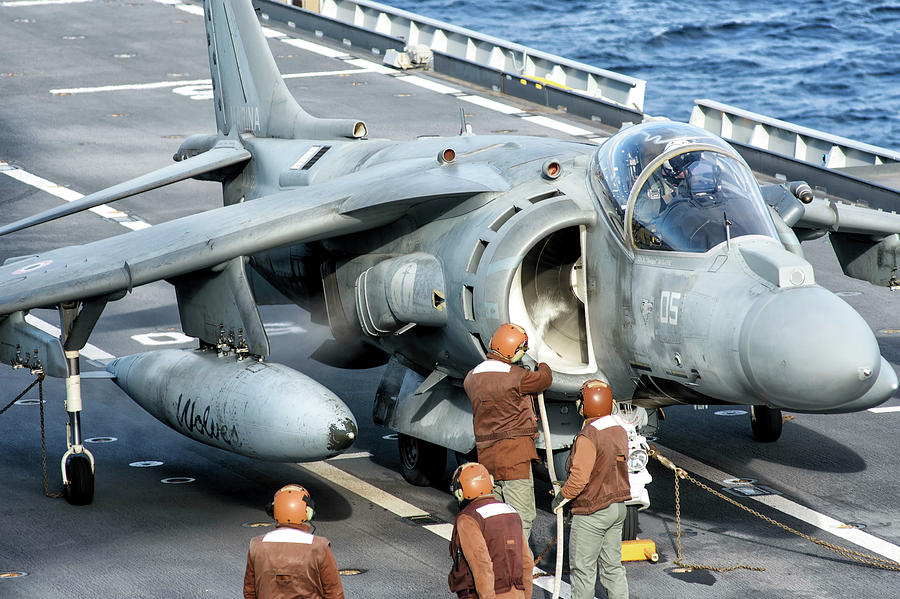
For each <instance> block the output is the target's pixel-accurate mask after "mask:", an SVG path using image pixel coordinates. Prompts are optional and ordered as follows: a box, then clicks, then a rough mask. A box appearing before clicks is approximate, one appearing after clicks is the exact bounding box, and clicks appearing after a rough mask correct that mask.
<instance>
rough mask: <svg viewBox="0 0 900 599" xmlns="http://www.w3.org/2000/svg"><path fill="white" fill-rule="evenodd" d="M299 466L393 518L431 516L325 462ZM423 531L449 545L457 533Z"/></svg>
mask: <svg viewBox="0 0 900 599" xmlns="http://www.w3.org/2000/svg"><path fill="white" fill-rule="evenodd" d="M297 466H299V467H301V468H303V469H304V470H308V471H309V472H311V473H313V474H315V475H316V476H318V477H320V478H322V479H324V480H326V481H328V482H331V483H334V484H336V485H338V486H341V487H343V488H344V489H346V490H348V491H350V492H351V493H354V494H356V495H359V496H360V497H362V498H363V499H365V500H367V501H371V502H372V503H374V504H375V505H378V506H380V507H382V508H384V509H386V510H387V511H389V512H391V513H392V514H395V515H397V516H400V517H401V518H411V517H413V516H427V515H428V512H426V511H425V510H423V509H420V508H418V507H416V506H414V505H413V504H411V503H408V502H406V501H403V500H402V499H400V498H399V497H394V496H393V495H391V494H390V493H388V492H387V491H383V490H381V489H379V488H378V487H376V486H375V485H372V484H371V483H367V482H366V481H364V480H362V479H360V478H357V477H355V476H353V475H352V474H350V473H348V472H344V471H343V470H341V469H340V468H338V467H336V466H332V465H331V464H328V463H326V462H324V461H323V462H308V463H305V464H304V463H299V464H297ZM422 528H424V529H426V530H428V531H429V532H432V533H434V534H436V535H437V536H439V537H441V538H443V539H446V540H448V541H449V540H450V535H451V533H452V531H453V525H452V524H448V523H441V524H426V525H424V526H422ZM534 571H535V572H536V573H539V574H545V572H544V571H543V570H541V569H540V568H535V569H534ZM534 585H535V586H538V587H541V588H542V589H545V590H548V591H551V592H552V591H553V579H552V578H547V577H544V578H536V579H535V580H534ZM570 589H571V587H570V586H569V584H568V583H567V582H565V581H563V583H562V586H561V592H560V597H564V598H568V597H569V596H570V595H571V592H570Z"/></svg>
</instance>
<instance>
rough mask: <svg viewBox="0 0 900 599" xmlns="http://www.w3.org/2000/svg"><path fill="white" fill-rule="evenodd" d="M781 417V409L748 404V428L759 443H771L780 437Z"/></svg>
mask: <svg viewBox="0 0 900 599" xmlns="http://www.w3.org/2000/svg"><path fill="white" fill-rule="evenodd" d="M782 424H783V419H782V417H781V410H779V409H778V408H770V407H768V406H750V428H752V429H753V438H754V439H756V440H757V441H759V442H761V443H772V442H773V441H777V440H778V438H779V437H781V427H782Z"/></svg>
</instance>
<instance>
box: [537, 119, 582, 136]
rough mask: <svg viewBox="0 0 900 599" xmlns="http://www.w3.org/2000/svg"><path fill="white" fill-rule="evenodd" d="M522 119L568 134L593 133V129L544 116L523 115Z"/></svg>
mask: <svg viewBox="0 0 900 599" xmlns="http://www.w3.org/2000/svg"><path fill="white" fill-rule="evenodd" d="M522 120H525V121H528V122H529V123H534V124H535V125H541V126H543V127H547V128H548V129H555V130H556V131H561V132H563V133H567V134H568V135H576V136H578V135H595V133H594V132H593V131H588V130H587V129H582V128H581V127H576V126H575V125H570V124H568V123H563V122H562V121H557V120H555V119H551V118H549V117H546V116H523V117H522Z"/></svg>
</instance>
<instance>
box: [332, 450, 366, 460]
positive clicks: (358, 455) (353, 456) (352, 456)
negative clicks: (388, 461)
mask: <svg viewBox="0 0 900 599" xmlns="http://www.w3.org/2000/svg"><path fill="white" fill-rule="evenodd" d="M371 457H372V454H371V453H369V452H368V451H357V452H355V453H342V454H340V455H336V456H334V457H333V458H328V461H329V462H333V461H335V460H356V459H359V458H371Z"/></svg>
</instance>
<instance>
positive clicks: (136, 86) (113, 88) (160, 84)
mask: <svg viewBox="0 0 900 599" xmlns="http://www.w3.org/2000/svg"><path fill="white" fill-rule="evenodd" d="M366 72H368V70H367V69H340V70H335V71H313V72H309V73H287V74H285V75H282V78H283V79H302V78H304V77H334V76H340V75H352V74H354V73H366ZM190 85H209V86H211V85H212V79H193V80H191V81H185V80H179V81H154V82H151V83H123V84H121V85H98V86H96V87H70V88H60V89H51V90H50V93H51V94H57V95H58V94H69V95H72V94H96V93H100V92H120V91H133V90H143V89H165V88H167V87H181V86H190Z"/></svg>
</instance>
